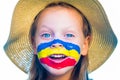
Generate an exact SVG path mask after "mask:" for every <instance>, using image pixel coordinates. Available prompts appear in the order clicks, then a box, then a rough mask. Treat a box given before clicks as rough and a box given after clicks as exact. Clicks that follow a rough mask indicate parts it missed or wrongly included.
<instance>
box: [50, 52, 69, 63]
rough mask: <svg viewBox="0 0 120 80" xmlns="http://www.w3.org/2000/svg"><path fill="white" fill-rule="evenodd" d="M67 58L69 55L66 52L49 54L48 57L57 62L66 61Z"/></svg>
mask: <svg viewBox="0 0 120 80" xmlns="http://www.w3.org/2000/svg"><path fill="white" fill-rule="evenodd" d="M67 58H68V57H67V56H66V55H64V54H52V55H50V56H49V58H48V59H49V60H50V61H52V62H54V63H56V64H57V63H61V62H63V61H65V60H66V59H67Z"/></svg>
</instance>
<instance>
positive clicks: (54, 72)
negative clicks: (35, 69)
mask: <svg viewBox="0 0 120 80" xmlns="http://www.w3.org/2000/svg"><path fill="white" fill-rule="evenodd" d="M42 66H43V67H44V68H45V69H46V70H47V71H48V73H49V74H51V75H53V76H61V75H64V74H66V73H68V72H69V71H71V70H73V68H74V66H67V67H64V68H61V69H55V68H52V67H50V66H48V65H46V64H42Z"/></svg>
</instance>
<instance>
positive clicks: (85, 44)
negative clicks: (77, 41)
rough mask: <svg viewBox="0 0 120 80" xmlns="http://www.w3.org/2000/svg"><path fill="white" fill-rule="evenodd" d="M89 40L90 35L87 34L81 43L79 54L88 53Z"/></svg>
mask: <svg viewBox="0 0 120 80" xmlns="http://www.w3.org/2000/svg"><path fill="white" fill-rule="evenodd" d="M89 42H90V36H87V37H86V38H85V40H84V43H83V48H82V52H81V55H83V56H85V55H87V54H88V48H89Z"/></svg>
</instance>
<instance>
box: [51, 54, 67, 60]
mask: <svg viewBox="0 0 120 80" xmlns="http://www.w3.org/2000/svg"><path fill="white" fill-rule="evenodd" d="M49 57H50V58H51V59H64V58H66V57H67V56H66V55H64V54H53V55H50V56H49Z"/></svg>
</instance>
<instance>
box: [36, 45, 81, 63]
mask: <svg viewBox="0 0 120 80" xmlns="http://www.w3.org/2000/svg"><path fill="white" fill-rule="evenodd" d="M53 54H64V55H65V56H69V57H71V58H74V59H75V60H76V61H78V60H79V57H80V54H79V53H78V52H77V51H76V50H66V49H65V48H63V47H62V48H61V47H57V48H53V49H52V48H46V49H44V50H41V51H40V52H38V58H39V59H40V58H45V57H49V56H50V55H53Z"/></svg>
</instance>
